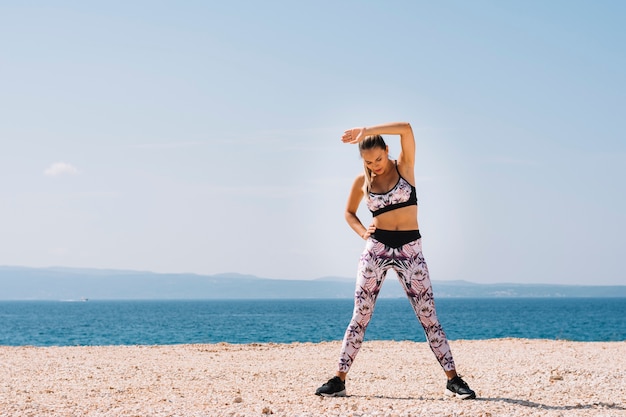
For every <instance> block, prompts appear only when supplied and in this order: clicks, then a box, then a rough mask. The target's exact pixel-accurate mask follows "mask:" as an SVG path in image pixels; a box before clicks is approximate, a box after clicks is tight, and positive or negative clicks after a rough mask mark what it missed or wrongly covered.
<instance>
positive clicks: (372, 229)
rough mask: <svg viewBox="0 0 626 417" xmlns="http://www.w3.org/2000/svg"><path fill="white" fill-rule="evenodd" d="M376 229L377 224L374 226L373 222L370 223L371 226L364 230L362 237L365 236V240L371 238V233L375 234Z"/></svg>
mask: <svg viewBox="0 0 626 417" xmlns="http://www.w3.org/2000/svg"><path fill="white" fill-rule="evenodd" d="M375 231H376V226H374V225H373V224H370V226H369V227H368V228H367V229H365V232H363V234H362V235H361V237H362V238H363V240H367V239H369V237H370V236H371V235H373V234H374V232H375Z"/></svg>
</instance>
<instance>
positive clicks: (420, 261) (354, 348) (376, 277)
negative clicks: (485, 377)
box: [338, 237, 455, 372]
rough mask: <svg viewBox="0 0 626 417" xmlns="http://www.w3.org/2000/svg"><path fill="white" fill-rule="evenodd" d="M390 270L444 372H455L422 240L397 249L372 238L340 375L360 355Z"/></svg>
mask: <svg viewBox="0 0 626 417" xmlns="http://www.w3.org/2000/svg"><path fill="white" fill-rule="evenodd" d="M390 268H392V269H393V270H394V271H395V272H396V274H397V275H398V279H399V280H400V284H401V285H402V287H403V288H404V290H405V291H406V294H407V296H408V297H409V301H410V303H411V306H412V307H413V310H414V311H415V315H416V316H417V319H418V320H419V321H420V323H421V325H422V327H423V328H424V332H425V333H426V339H427V340H428V344H429V345H430V349H431V350H432V351H433V353H434V354H435V357H436V358H437V361H439V364H440V365H441V366H442V368H443V369H444V370H445V371H452V370H454V369H455V365H454V359H453V358H452V352H451V351H450V346H449V345H448V340H447V338H446V334H445V333H444V331H443V328H442V327H441V324H439V320H438V319H437V314H436V312H435V301H434V299H433V291H432V286H431V283H430V277H429V275H428V267H427V266H426V261H425V260H424V256H423V255H422V240H421V238H419V239H416V240H413V241H411V242H408V243H405V244H403V245H401V246H399V247H395V248H394V247H392V246H389V245H386V244H384V243H381V242H380V241H378V240H376V239H375V237H370V238H369V239H368V240H367V243H366V245H365V250H364V251H363V253H362V254H361V258H360V260H359V269H358V275H357V281H356V290H355V295H354V312H353V314H352V320H350V324H349V325H348V328H347V329H346V334H345V336H344V338H343V345H342V347H341V354H340V357H339V368H338V370H339V372H348V370H349V369H350V366H351V365H352V363H353V362H354V358H355V357H356V355H357V353H358V352H359V348H360V347H361V344H362V343H363V336H364V335H365V330H366V328H367V325H368V324H369V321H370V319H371V318H372V313H373V312H374V305H375V304H376V298H377V297H378V293H379V291H380V288H381V286H382V284H383V281H384V280H385V276H386V275H387V271H388V270H389V269H390Z"/></svg>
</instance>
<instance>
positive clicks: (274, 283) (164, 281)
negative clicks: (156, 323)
mask: <svg viewBox="0 0 626 417" xmlns="http://www.w3.org/2000/svg"><path fill="white" fill-rule="evenodd" d="M433 290H434V292H435V297H467V298H481V297H626V285H613V286H589V285H585V286H581V285H553V284H510V283H502V284H476V283H472V282H468V281H434V282H433ZM353 293H354V278H345V277H325V278H319V279H315V280H284V279H269V278H260V277H256V276H254V275H242V274H236V273H228V274H218V275H196V274H159V273H153V272H140V271H122V270H105V269H79V268H25V267H11V266H4V267H2V266H0V300H81V299H92V300H98V299H99V300H147V299H159V300H166V299H177V300H180V299H279V298H280V299H298V298H352V294H353ZM404 296H405V295H404V292H403V291H402V288H401V287H400V284H399V283H398V280H397V278H396V277H395V276H394V275H393V274H392V273H390V274H389V276H388V277H387V280H386V281H385V284H384V285H383V289H382V291H381V294H380V297H386V298H393V297H404Z"/></svg>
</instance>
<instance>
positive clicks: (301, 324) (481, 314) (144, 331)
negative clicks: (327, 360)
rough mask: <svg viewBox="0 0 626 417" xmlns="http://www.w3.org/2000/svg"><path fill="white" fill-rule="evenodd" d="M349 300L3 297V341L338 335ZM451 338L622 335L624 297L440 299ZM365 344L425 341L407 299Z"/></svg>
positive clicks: (625, 335)
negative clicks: (9, 298)
mask: <svg viewBox="0 0 626 417" xmlns="http://www.w3.org/2000/svg"><path fill="white" fill-rule="evenodd" d="M352 308H353V301H352V300H350V299H316V300H312V299H297V300H163V301H155V300H151V301H100V300H89V301H85V300H82V301H0V345H5V346H102V345H105V346H106V345H171V344H188V343H220V342H226V343H235V344H239V343H293V342H322V341H333V340H341V339H342V338H343V334H344V331H345V329H346V326H347V324H348V322H349V320H350V317H351V315H352ZM436 308H437V314H438V316H439V320H440V322H441V324H442V325H443V327H444V330H445V332H446V334H447V336H448V338H449V339H450V340H459V339H472V340H477V339H494V338H528V339H553V340H570V341H624V340H626V320H625V318H626V298H476V299H472V298H440V299H438V300H437V301H436ZM365 340H396V341H400V340H411V341H425V338H424V333H423V330H422V328H421V326H420V324H419V322H418V321H417V319H416V317H415V315H414V313H413V310H412V309H411V307H410V304H409V302H408V300H407V299H405V298H381V299H379V300H378V302H377V304H376V309H375V312H374V316H373V318H372V321H371V322H370V325H369V327H368V329H367V332H366V336H365Z"/></svg>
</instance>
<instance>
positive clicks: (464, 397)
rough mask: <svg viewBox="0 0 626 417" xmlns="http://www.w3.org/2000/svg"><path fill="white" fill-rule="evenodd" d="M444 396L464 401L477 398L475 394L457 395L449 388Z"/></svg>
mask: <svg viewBox="0 0 626 417" xmlns="http://www.w3.org/2000/svg"><path fill="white" fill-rule="evenodd" d="M444 394H445V395H447V396H448V397H456V398H460V399H462V400H473V399H475V398H476V393H473V394H457V393H456V392H453V391H450V390H449V389H447V388H446V391H445V393H444Z"/></svg>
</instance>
